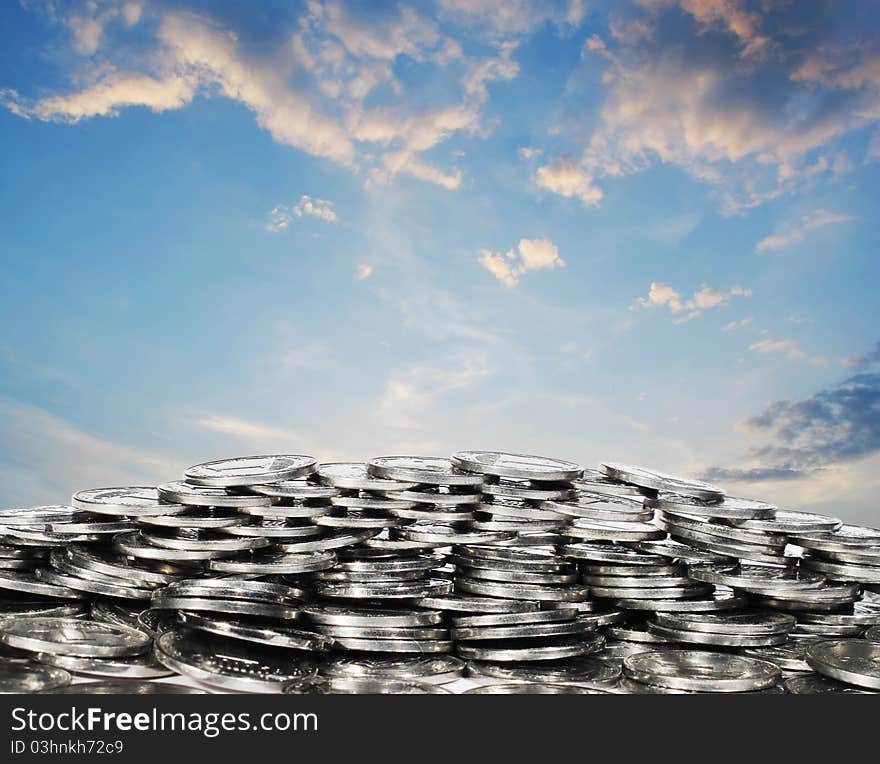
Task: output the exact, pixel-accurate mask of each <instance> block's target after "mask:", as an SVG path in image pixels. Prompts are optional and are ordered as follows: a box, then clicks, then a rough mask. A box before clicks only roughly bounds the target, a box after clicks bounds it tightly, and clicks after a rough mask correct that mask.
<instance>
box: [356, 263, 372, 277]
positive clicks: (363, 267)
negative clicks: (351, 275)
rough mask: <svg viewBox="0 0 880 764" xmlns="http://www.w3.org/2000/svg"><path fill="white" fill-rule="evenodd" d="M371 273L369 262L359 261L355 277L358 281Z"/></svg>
mask: <svg viewBox="0 0 880 764" xmlns="http://www.w3.org/2000/svg"><path fill="white" fill-rule="evenodd" d="M372 275H373V266H372V265H370V264H369V263H360V264H359V265H358V267H357V272H356V274H355V278H356V279H357V280H358V281H363V280H364V279H368V278H370V276H372Z"/></svg>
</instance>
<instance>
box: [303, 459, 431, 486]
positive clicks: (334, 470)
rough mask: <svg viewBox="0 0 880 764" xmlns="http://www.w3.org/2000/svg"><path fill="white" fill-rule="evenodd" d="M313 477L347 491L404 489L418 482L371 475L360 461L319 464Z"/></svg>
mask: <svg viewBox="0 0 880 764" xmlns="http://www.w3.org/2000/svg"><path fill="white" fill-rule="evenodd" d="M315 477H316V478H317V479H318V481H320V482H321V483H322V484H323V485H326V486H332V487H333V488H338V489H341V490H347V491H406V490H409V489H410V488H415V487H416V485H417V484H418V483H417V482H403V481H399V480H388V479H384V478H379V477H373V476H371V475H370V474H369V473H368V472H367V465H366V464H363V463H362V462H330V463H326V464H319V465H318V470H317V472H316V473H315Z"/></svg>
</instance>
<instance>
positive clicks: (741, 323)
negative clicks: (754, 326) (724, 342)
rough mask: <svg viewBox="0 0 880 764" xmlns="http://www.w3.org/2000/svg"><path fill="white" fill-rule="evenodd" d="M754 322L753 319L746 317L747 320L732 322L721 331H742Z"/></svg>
mask: <svg viewBox="0 0 880 764" xmlns="http://www.w3.org/2000/svg"><path fill="white" fill-rule="evenodd" d="M752 320H753V319H752V317H751V316H746V317H745V318H741V319H740V320H739V321H731V322H730V323H728V324H725V325H724V326H723V327H721V330H722V331H725V332H732V331H734V330H735V329H742V328H743V327H745V326H748V325H749V324H751V323H752Z"/></svg>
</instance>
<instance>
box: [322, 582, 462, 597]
mask: <svg viewBox="0 0 880 764" xmlns="http://www.w3.org/2000/svg"><path fill="white" fill-rule="evenodd" d="M314 588H315V591H316V592H317V593H318V594H321V595H322V596H324V597H345V598H348V599H421V598H423V597H436V596H438V595H444V594H448V593H449V592H450V591H451V590H452V582H451V581H444V580H443V579H422V580H417V581H401V582H382V583H377V584H367V583H338V582H335V581H316V582H315V583H314Z"/></svg>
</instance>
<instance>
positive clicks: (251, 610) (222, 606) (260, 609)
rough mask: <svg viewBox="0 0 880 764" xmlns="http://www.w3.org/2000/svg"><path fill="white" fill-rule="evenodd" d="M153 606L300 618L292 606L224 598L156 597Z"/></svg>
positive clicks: (281, 618) (162, 608)
mask: <svg viewBox="0 0 880 764" xmlns="http://www.w3.org/2000/svg"><path fill="white" fill-rule="evenodd" d="M150 604H151V606H152V607H153V608H154V609H156V610H193V611H196V612H200V611H205V612H208V613H225V614H228V615H244V616H250V617H255V618H275V619H278V620H285V621H293V620H295V619H296V618H298V617H299V609H298V608H295V607H291V606H290V605H277V604H273V603H269V602H247V601H246V600H227V599H223V598H222V597H216V598H211V597H208V596H205V597H169V596H163V597H160V598H157V597H154V598H153V599H152V600H151V603H150Z"/></svg>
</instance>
